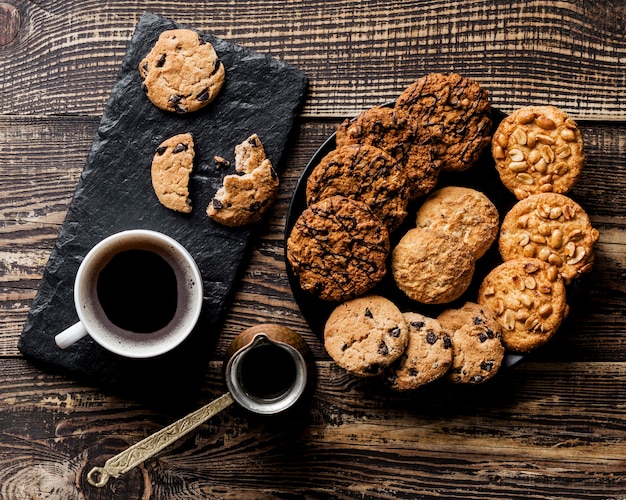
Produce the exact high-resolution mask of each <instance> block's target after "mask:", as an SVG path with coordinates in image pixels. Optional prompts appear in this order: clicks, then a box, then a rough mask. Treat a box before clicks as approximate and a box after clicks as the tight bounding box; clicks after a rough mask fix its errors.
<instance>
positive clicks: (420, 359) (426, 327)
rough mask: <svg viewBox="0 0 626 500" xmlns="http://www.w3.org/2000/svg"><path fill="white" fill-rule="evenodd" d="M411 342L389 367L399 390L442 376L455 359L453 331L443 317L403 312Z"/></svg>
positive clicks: (415, 387) (393, 385) (394, 384)
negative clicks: (445, 324) (445, 323)
mask: <svg viewBox="0 0 626 500" xmlns="http://www.w3.org/2000/svg"><path fill="white" fill-rule="evenodd" d="M402 316H403V317H404V321H405V322H406V324H407V326H408V329H409V342H408V345H407V347H406V349H405V351H404V353H403V354H402V356H400V358H399V359H398V360H397V361H396V362H394V363H393V364H392V365H391V367H390V368H389V372H388V376H387V381H388V382H389V385H390V387H391V388H392V389H394V390H396V391H409V390H412V389H417V388H418V387H420V386H422V385H424V384H428V383H430V382H433V381H434V380H437V379H438V378H441V377H442V376H443V375H444V374H445V373H446V372H447V371H448V368H450V364H451V363H452V341H451V340H450V332H449V331H448V330H447V329H446V328H444V327H443V326H442V325H441V323H439V321H437V320H436V319H434V318H428V317H426V316H423V315H421V314H418V313H413V312H408V313H403V314H402Z"/></svg>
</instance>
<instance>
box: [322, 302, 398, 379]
mask: <svg viewBox="0 0 626 500" xmlns="http://www.w3.org/2000/svg"><path fill="white" fill-rule="evenodd" d="M408 341H409V331H408V327H407V325H406V322H405V321H404V318H403V317H402V313H401V312H400V310H399V309H398V308H397V307H396V306H395V304H394V303H393V302H391V301H390V300H388V299H386V298H384V297H380V296H377V295H371V296H368V297H359V298H356V299H353V300H350V301H348V302H344V303H343V304H340V305H339V306H337V307H336V308H335V310H334V311H333V312H332V313H331V315H330V317H329V318H328V320H327V321H326V325H325V327H324V347H325V348H326V351H327V352H328V354H329V355H330V357H331V358H333V360H334V361H335V362H336V363H337V364H338V365H339V366H340V367H342V368H343V369H344V370H346V371H348V372H350V373H352V374H354V375H359V376H362V377H367V376H372V375H378V374H380V373H382V372H383V370H384V369H385V368H386V367H387V366H389V365H390V364H391V363H393V362H394V361H395V360H396V359H398V358H399V357H400V356H401V355H402V353H403V352H404V350H405V349H406V346H407V343H408Z"/></svg>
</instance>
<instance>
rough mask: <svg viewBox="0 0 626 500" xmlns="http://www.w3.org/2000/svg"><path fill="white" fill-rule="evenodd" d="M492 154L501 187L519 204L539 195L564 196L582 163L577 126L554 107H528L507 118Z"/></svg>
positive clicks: (495, 136)
mask: <svg viewBox="0 0 626 500" xmlns="http://www.w3.org/2000/svg"><path fill="white" fill-rule="evenodd" d="M491 152H492V154H493V158H494V160H495V162H496V168H497V170H498V174H500V178H501V179H502V183H503V184H504V185H505V186H506V187H507V189H508V190H509V191H511V192H512V193H513V194H514V195H515V197H516V198H517V199H518V200H522V199H524V198H526V197H527V196H529V195H531V194H538V193H548V192H554V193H561V194H562V193H567V192H568V191H569V190H570V189H571V188H572V187H573V186H574V184H575V182H576V181H577V180H578V177H579V176H580V172H581V171H582V168H583V165H584V163H585V152H584V148H583V138H582V135H581V133H580V130H578V126H577V125H576V122H575V121H574V120H572V119H571V118H570V117H569V116H568V115H567V114H566V113H565V112H564V111H561V110H560V109H558V108H556V107H554V106H527V107H524V108H521V109H518V110H516V111H514V112H513V113H512V114H511V115H509V116H507V117H506V118H505V119H504V120H502V122H501V123H500V125H499V126H498V129H497V130H496V132H495V134H494V135H493V140H492V143H491Z"/></svg>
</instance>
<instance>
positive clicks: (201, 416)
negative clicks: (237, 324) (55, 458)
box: [87, 392, 233, 488]
mask: <svg viewBox="0 0 626 500" xmlns="http://www.w3.org/2000/svg"><path fill="white" fill-rule="evenodd" d="M232 403H233V398H232V396H231V395H230V393H229V392H227V393H226V394H224V395H223V396H220V397H219V398H217V399H216V400H214V401H211V402H210V403H209V404H207V405H205V406H203V407H202V408H200V409H199V410H196V411H194V412H193V413H190V414H189V415H187V416H185V417H183V418H181V419H180V420H177V421H176V422H174V423H173V424H170V425H168V426H167V427H164V428H163V429H161V430H160V431H157V432H155V433H154V434H152V435H150V436H148V437H147V438H145V439H143V440H141V441H139V442H138V443H136V444H134V445H132V446H131V447H129V448H128V449H126V450H124V451H123V452H121V453H119V454H117V455H115V456H114V457H112V458H109V459H108V460H107V461H106V462H105V464H104V467H94V468H93V469H91V470H90V471H89V473H88V474H87V481H89V484H91V485H92V486H96V487H98V488H102V487H103V486H104V485H105V484H106V483H107V481H108V480H109V478H111V477H119V476H120V475H121V474H124V473H125V472H128V471H129V470H130V469H132V468H133V467H136V466H137V465H139V464H140V463H141V462H143V461H145V460H147V459H148V458H150V457H152V456H154V455H156V454H157V453H158V452H160V451H161V450H162V449H164V448H165V447H167V446H169V445H170V444H172V443H173V442H175V441H177V440H178V439H180V438H181V437H182V436H184V435H185V434H187V433H188V432H191V431H192V430H194V429H195V428H196V427H198V426H199V425H200V424H203V423H204V422H206V421H207V420H208V419H210V418H211V417H213V416H215V415H217V414H218V413H219V412H221V411H222V410H224V409H226V408H228V407H229V406H230V405H231V404H232Z"/></svg>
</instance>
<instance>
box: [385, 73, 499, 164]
mask: <svg viewBox="0 0 626 500" xmlns="http://www.w3.org/2000/svg"><path fill="white" fill-rule="evenodd" d="M396 107H397V108H400V109H405V110H408V111H409V112H410V113H411V115H412V116H413V117H414V118H415V119H416V120H417V122H418V123H419V124H421V125H422V126H424V127H426V129H427V130H428V131H429V132H430V134H431V136H432V137H433V138H434V140H435V147H436V152H437V158H438V159H440V160H441V166H442V168H443V169H444V170H451V171H460V170H466V169H468V168H470V167H471V166H472V165H473V164H474V163H476V161H477V160H478V158H479V156H480V153H481V151H482V150H483V148H484V147H485V146H486V145H487V144H489V142H490V140H491V105H490V104H489V94H488V92H487V91H486V90H484V89H482V88H481V87H480V85H479V84H478V83H477V82H475V81H473V80H470V79H469V78H464V77H462V76H461V75H458V74H456V73H431V74H429V75H426V76H424V77H422V78H420V79H418V80H417V81H416V82H414V83H413V84H411V85H409V86H408V87H407V88H406V89H405V90H404V92H402V94H401V95H400V97H399V98H398V100H397V101H396Z"/></svg>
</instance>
